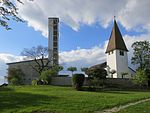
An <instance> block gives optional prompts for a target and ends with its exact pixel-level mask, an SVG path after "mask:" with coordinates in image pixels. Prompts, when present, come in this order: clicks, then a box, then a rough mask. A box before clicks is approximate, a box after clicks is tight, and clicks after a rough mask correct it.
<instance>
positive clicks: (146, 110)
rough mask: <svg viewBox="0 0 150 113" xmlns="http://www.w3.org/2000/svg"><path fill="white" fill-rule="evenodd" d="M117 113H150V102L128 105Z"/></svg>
mask: <svg viewBox="0 0 150 113" xmlns="http://www.w3.org/2000/svg"><path fill="white" fill-rule="evenodd" d="M117 113H150V102H144V103H140V104H137V105H134V106H130V107H128V108H126V109H123V110H121V111H119V112H117Z"/></svg>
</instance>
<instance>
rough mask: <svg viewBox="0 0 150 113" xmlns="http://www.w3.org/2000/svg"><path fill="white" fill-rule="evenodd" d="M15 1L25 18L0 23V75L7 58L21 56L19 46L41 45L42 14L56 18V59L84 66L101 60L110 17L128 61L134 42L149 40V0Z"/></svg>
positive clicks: (43, 39)
mask: <svg viewBox="0 0 150 113" xmlns="http://www.w3.org/2000/svg"><path fill="white" fill-rule="evenodd" d="M22 1H23V2H24V5H22V4H18V3H17V4H16V5H17V7H18V8H19V10H18V12H19V16H20V17H21V18H23V19H24V20H25V21H26V22H25V23H17V22H14V21H10V22H9V23H10V24H9V25H10V27H12V29H13V30H10V31H6V30H5V29H4V28H2V27H0V41H1V44H0V80H1V78H3V76H4V75H7V65H6V63H8V62H15V61H20V60H23V58H22V56H20V53H21V51H22V50H23V49H24V48H31V47H33V46H37V45H43V46H47V44H48V42H47V41H48V40H47V33H48V25H47V22H48V17H59V18H60V26H59V28H60V37H59V51H60V54H59V56H60V63H61V64H63V65H64V66H65V67H69V66H76V67H78V68H80V67H89V66H92V65H95V64H99V63H102V62H104V61H106V55H105V50H106V46H107V42H108V39H109V37H110V34H111V29H112V27H113V17H114V15H115V16H116V20H117V23H118V26H119V28H120V31H121V33H122V35H123V37H124V41H125V43H126V46H127V48H128V49H129V52H128V57H129V66H131V67H132V65H131V61H130V60H131V57H132V53H133V51H132V48H131V45H132V43H133V42H135V41H139V40H140V41H141V40H148V41H150V13H149V12H150V7H149V6H150V1H149V0H143V1H140V0H82V1H81V0H34V1H32V2H31V1H29V0H22Z"/></svg>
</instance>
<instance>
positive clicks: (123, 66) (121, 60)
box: [116, 50, 129, 78]
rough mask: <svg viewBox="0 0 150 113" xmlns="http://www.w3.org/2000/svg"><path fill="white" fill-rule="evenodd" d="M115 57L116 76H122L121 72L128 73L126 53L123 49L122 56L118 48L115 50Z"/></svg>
mask: <svg viewBox="0 0 150 113" xmlns="http://www.w3.org/2000/svg"><path fill="white" fill-rule="evenodd" d="M116 59H117V62H116V63H117V78H122V76H121V73H129V69H128V55H127V52H125V51H124V56H121V55H120V50H116Z"/></svg>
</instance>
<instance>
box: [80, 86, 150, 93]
mask: <svg viewBox="0 0 150 113" xmlns="http://www.w3.org/2000/svg"><path fill="white" fill-rule="evenodd" d="M82 91H87V92H97V93H113V94H115V93H116V94H132V93H133V92H150V89H133V88H91V87H83V88H82Z"/></svg>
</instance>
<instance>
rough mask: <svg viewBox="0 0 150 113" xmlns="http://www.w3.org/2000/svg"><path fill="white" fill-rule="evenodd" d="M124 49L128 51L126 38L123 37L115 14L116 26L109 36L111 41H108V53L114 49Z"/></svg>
mask: <svg viewBox="0 0 150 113" xmlns="http://www.w3.org/2000/svg"><path fill="white" fill-rule="evenodd" d="M116 49H117V50H123V51H128V49H127V47H126V45H125V43H124V40H123V38H122V35H121V33H120V30H119V28H118V25H117V22H116V20H115V16H114V26H113V29H112V32H111V35H110V38H109V42H108V46H107V49H106V53H108V52H110V51H112V50H116Z"/></svg>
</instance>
